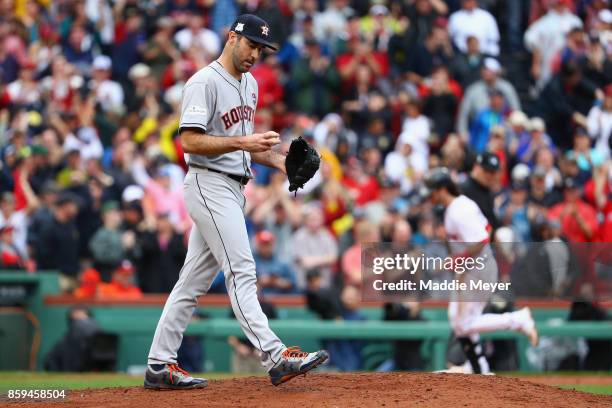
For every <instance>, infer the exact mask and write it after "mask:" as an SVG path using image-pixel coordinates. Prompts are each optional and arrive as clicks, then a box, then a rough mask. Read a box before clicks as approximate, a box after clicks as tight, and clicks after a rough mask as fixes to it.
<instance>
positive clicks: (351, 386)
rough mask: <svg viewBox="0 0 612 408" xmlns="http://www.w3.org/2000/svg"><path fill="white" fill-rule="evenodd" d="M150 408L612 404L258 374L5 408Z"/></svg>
mask: <svg viewBox="0 0 612 408" xmlns="http://www.w3.org/2000/svg"><path fill="white" fill-rule="evenodd" d="M33 404H37V406H45V407H58V408H60V407H61V408H68V407H79V408H99V407H103V408H115V407H116V408H124V407H129V408H140V407H143V408H144V407H146V408H154V407H181V408H186V407H198V408H200V407H283V408H288V407H294V406H299V407H381V406H384V407H407V406H410V407H443V406H451V407H486V408H490V407H513V408H516V407H571V408H579V407H585V408H586V407H589V408H591V407H612V397H610V396H602V395H593V394H587V393H583V392H578V391H570V390H562V389H558V388H554V387H551V386H548V385H543V384H537V383H534V382H530V381H525V380H520V379H517V378H508V377H500V376H477V375H461V374H424V373H390V374H381V373H364V374H353V373H351V374H309V375H307V376H306V377H300V378H296V379H294V380H292V381H290V382H288V383H286V384H283V385H281V386H279V387H274V386H272V385H271V384H270V382H269V381H268V379H267V378H265V377H248V378H237V379H233V380H220V381H211V382H210V384H209V386H208V387H207V388H205V389H203V390H193V391H149V390H145V389H143V388H140V387H131V388H106V389H98V390H83V391H72V392H71V393H70V396H69V398H68V399H67V400H65V401H62V402H56V403H51V402H49V401H46V402H45V403H44V404H42V405H41V404H40V402H33V401H32V402H30V403H11V404H8V405H7V406H10V407H18V406H33Z"/></svg>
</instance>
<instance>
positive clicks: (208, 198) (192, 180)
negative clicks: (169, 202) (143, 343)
mask: <svg viewBox="0 0 612 408" xmlns="http://www.w3.org/2000/svg"><path fill="white" fill-rule="evenodd" d="M183 188H184V194H185V203H186V206H187V210H188V211H189V215H190V216H191V218H192V219H193V222H194V225H193V227H192V229H191V234H190V236H189V245H188V249H187V256H186V258H185V263H184V265H183V268H182V269H181V272H180V275H179V278H178V281H177V282H176V285H174V288H173V289H172V292H171V293H170V296H169V297H168V300H167V301H166V305H165V306H164V310H163V312H162V315H161V317H160V319H159V322H158V324H157V329H156V330H155V336H154V337H153V343H152V344H151V350H150V351H149V358H148V363H149V364H164V363H167V364H175V363H176V354H177V350H178V349H179V347H180V345H181V342H182V340H183V333H184V331H185V329H186V328H187V325H188V324H189V321H190V320H191V317H192V315H193V312H194V310H195V307H196V305H197V302H198V297H199V296H201V295H204V294H205V293H206V292H208V290H209V289H210V285H211V284H212V282H213V280H214V278H215V276H216V275H217V273H218V272H219V270H222V271H223V273H224V275H225V285H226V287H227V293H228V296H229V297H230V300H231V304H232V309H233V310H234V315H235V316H236V318H237V319H238V321H239V322H240V327H241V328H242V330H243V332H244V334H245V335H246V337H247V338H248V339H249V340H250V341H251V343H252V344H253V345H254V346H255V347H256V348H257V349H259V350H260V351H261V352H262V365H263V366H264V367H265V368H266V369H267V370H270V369H271V368H272V367H273V366H275V365H276V364H277V363H278V362H279V360H280V358H281V353H282V352H283V350H284V349H285V346H284V344H283V343H282V342H281V341H280V339H279V338H278V337H277V336H276V334H274V332H273V331H272V330H271V329H270V327H269V325H268V318H267V317H266V315H265V314H264V313H263V311H262V310H261V306H260V304H259V301H258V299H257V286H256V281H257V278H256V275H255V261H254V260H253V255H252V253H251V248H250V245H249V237H248V235H247V231H246V224H245V220H244V213H243V209H244V204H245V201H246V198H245V196H244V194H243V189H244V186H242V185H241V184H240V183H239V182H237V181H235V180H232V179H231V178H229V177H227V176H225V175H223V174H219V173H214V172H210V171H208V170H205V169H197V168H191V167H190V168H189V171H188V173H187V175H186V176H185V182H184V186H183Z"/></svg>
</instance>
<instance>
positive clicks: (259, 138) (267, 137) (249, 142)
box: [242, 131, 280, 153]
mask: <svg viewBox="0 0 612 408" xmlns="http://www.w3.org/2000/svg"><path fill="white" fill-rule="evenodd" d="M279 143H280V135H279V134H278V133H276V132H272V131H270V132H265V133H254V134H252V135H249V136H245V137H244V138H243V139H242V150H244V151H247V152H250V153H259V152H265V151H268V150H270V149H271V148H273V147H274V146H276V145H277V144H279Z"/></svg>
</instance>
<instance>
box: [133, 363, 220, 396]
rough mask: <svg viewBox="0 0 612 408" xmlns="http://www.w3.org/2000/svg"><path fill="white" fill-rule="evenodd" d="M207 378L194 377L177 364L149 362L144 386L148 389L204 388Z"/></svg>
mask: <svg viewBox="0 0 612 408" xmlns="http://www.w3.org/2000/svg"><path fill="white" fill-rule="evenodd" d="M207 385H208V380H206V379H204V378H194V377H192V376H190V375H189V373H188V372H187V371H185V370H183V369H182V368H180V367H179V366H178V365H177V364H149V365H148V366H147V372H146V374H145V380H144V387H145V388H147V389H150V390H192V389H195V388H204V387H206V386H207Z"/></svg>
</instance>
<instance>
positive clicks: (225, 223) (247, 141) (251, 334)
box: [144, 14, 329, 389]
mask: <svg viewBox="0 0 612 408" xmlns="http://www.w3.org/2000/svg"><path fill="white" fill-rule="evenodd" d="M271 35H272V33H271V32H270V28H269V26H268V24H267V23H266V22H265V21H264V20H262V19H261V18H259V17H257V16H254V15H250V14H244V15H241V16H239V17H238V18H237V19H236V21H235V22H234V24H232V26H231V29H230V32H229V34H228V38H227V42H226V44H225V47H224V48H223V52H222V54H221V56H220V57H219V59H218V60H216V61H214V62H212V63H211V64H210V65H208V66H207V67H205V68H202V69H201V70H199V71H198V72H196V73H195V74H194V75H193V76H192V77H191V78H190V79H189V80H188V81H187V83H186V84H185V88H184V90H183V99H182V107H181V120H180V130H179V131H180V136H181V144H182V147H183V149H184V151H185V153H186V161H187V163H188V164H189V171H188V172H187V175H186V176H185V181H184V194H185V202H186V206H187V209H188V211H189V215H190V216H191V218H192V219H193V221H194V225H193V228H192V230H191V234H190V236H189V245H188V250H187V256H186V258H185V263H184V265H183V267H182V269H181V272H180V275H179V279H178V281H177V282H176V285H175V286H174V289H172V292H171V293H170V296H169V297H168V300H167V301H166V305H165V306H164V310H163V312H162V315H161V317H160V319H159V323H158V324H157V329H156V330H155V336H154V337H153V343H152V345H151V350H150V352H149V357H148V368H147V372H146V375H145V380H144V385H145V388H151V389H192V388H202V387H205V386H206V385H207V383H208V382H207V380H205V379H203V378H193V377H191V376H190V375H189V374H188V373H187V372H186V371H184V370H183V369H181V368H180V367H179V366H178V365H177V362H176V354H177V350H178V348H179V346H180V345H181V341H182V339H183V332H184V331H185V328H186V327H187V324H188V322H189V321H190V320H191V317H192V314H193V312H194V309H195V307H196V305H197V301H198V297H199V296H201V295H204V294H205V293H206V292H207V291H208V289H209V288H210V285H211V283H212V281H213V279H214V277H215V275H216V274H217V272H218V271H219V270H222V271H223V273H224V275H225V284H226V286H227V292H228V295H229V297H230V299H231V304H232V308H233V310H234V314H235V315H236V318H237V319H238V321H239V322H240V326H241V328H242V330H243V331H244V334H245V335H246V336H247V338H248V339H249V340H250V342H251V343H252V344H253V345H254V347H256V348H257V349H258V350H259V351H260V352H261V355H262V364H263V366H264V367H265V368H266V369H267V371H268V373H269V375H270V378H271V381H272V383H273V384H274V385H279V384H281V383H283V382H286V381H288V380H290V379H291V378H293V377H295V376H297V375H300V374H305V373H306V372H308V371H310V370H312V369H313V368H315V367H317V366H318V365H320V364H322V363H323V362H325V361H326V360H327V358H328V357H329V356H328V353H327V352H326V351H324V350H320V351H317V352H314V353H307V352H302V351H301V350H300V349H299V348H297V347H290V348H287V347H286V346H285V345H284V344H283V343H282V342H281V340H280V339H279V338H278V337H277V336H276V334H274V332H273V331H272V330H271V329H270V327H269V325H268V319H267V318H266V316H265V315H264V313H263V312H262V310H261V306H260V305H259V302H258V300H257V293H256V292H257V288H256V275H255V262H254V261H253V255H252V254H251V249H250V246H249V238H248V236H247V230H246V224H245V220H244V213H243V209H244V205H245V200H246V198H245V196H244V194H243V192H244V187H245V185H246V184H247V182H248V181H249V180H250V179H251V177H252V175H251V169H250V165H251V161H253V162H256V163H261V164H264V165H267V166H270V167H273V168H276V169H278V170H280V171H283V172H287V169H291V171H289V179H290V181H292V176H293V177H297V179H298V181H297V184H298V187H299V186H301V185H303V183H304V182H305V181H307V179H308V178H309V177H311V176H312V175H314V171H316V168H318V164H319V162H318V160H319V157H318V154H316V153H314V154H313V155H312V157H311V158H312V159H313V160H311V167H312V162H313V161H314V162H315V166H316V168H313V169H314V171H312V172H306V173H307V174H306V175H304V172H303V171H302V168H301V167H300V165H299V164H297V165H296V164H295V163H290V162H289V160H288V159H287V161H286V158H285V156H283V155H282V154H280V153H277V152H275V151H273V150H272V147H273V146H275V145H277V144H279V143H280V139H279V135H278V133H276V132H265V133H258V134H253V127H254V119H255V108H256V106H257V82H256V81H255V79H254V77H253V75H251V74H250V73H249V70H250V69H251V67H252V66H253V64H255V62H256V61H257V59H258V58H259V57H260V56H261V54H262V52H263V49H264V47H268V48H271V49H273V50H275V49H276V48H275V47H274V45H273V44H272V42H271V40H270V39H271ZM296 146H297V145H296ZM294 150H295V149H294ZM306 150H307V149H304V151H306ZM311 150H312V151H314V149H311ZM296 174H297V176H296ZM300 174H301V176H300ZM300 177H301V178H300ZM292 185H293V188H294V189H295V188H297V187H296V186H295V180H294V182H293V183H292Z"/></svg>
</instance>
